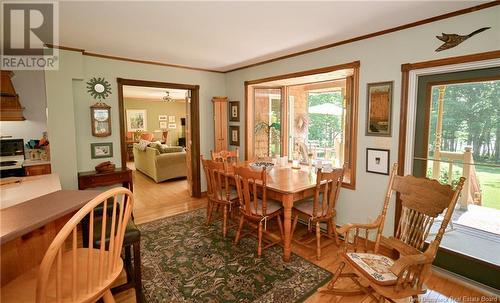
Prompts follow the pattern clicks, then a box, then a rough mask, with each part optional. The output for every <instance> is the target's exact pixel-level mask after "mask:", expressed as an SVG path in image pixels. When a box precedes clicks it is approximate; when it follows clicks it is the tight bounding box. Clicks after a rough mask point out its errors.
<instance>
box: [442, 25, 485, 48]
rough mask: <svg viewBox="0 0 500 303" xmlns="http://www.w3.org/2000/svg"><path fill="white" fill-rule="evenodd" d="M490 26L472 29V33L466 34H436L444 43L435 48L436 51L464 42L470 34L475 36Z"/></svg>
mask: <svg viewBox="0 0 500 303" xmlns="http://www.w3.org/2000/svg"><path fill="white" fill-rule="evenodd" d="M490 28H491V27H483V28H480V29H478V30H475V31H473V32H472V33H470V34H468V35H458V34H445V33H442V35H441V36H436V38H438V39H439V40H441V41H443V42H444V43H443V44H442V45H441V46H440V47H438V48H437V49H436V52H440V51H443V50H446V49H450V48H453V47H455V46H457V45H459V44H460V43H462V42H464V41H465V40H467V39H469V38H470V37H472V36H475V35H477V34H479V33H481V32H484V31H485V30H487V29H490Z"/></svg>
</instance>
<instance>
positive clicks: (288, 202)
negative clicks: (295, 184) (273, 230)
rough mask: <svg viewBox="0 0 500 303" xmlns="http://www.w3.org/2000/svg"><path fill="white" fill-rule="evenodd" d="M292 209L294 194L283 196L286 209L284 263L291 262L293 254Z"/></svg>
mask: <svg viewBox="0 0 500 303" xmlns="http://www.w3.org/2000/svg"><path fill="white" fill-rule="evenodd" d="M292 207H293V194H288V195H283V208H284V219H285V220H284V229H285V230H284V234H285V235H284V238H285V239H284V240H283V242H284V243H283V261H285V262H289V261H290V255H291V254H292V234H291V233H292Z"/></svg>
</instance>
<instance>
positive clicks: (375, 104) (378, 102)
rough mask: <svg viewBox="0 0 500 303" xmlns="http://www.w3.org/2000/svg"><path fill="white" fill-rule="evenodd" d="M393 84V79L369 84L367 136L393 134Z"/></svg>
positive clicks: (367, 89)
mask: <svg viewBox="0 0 500 303" xmlns="http://www.w3.org/2000/svg"><path fill="white" fill-rule="evenodd" d="M392 86H393V81H389V82H378V83H368V84H367V87H366V95H367V105H366V135H367V136H385V137H390V136H391V130H392V119H391V117H392Z"/></svg>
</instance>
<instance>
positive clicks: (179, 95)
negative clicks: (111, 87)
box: [123, 85, 187, 101]
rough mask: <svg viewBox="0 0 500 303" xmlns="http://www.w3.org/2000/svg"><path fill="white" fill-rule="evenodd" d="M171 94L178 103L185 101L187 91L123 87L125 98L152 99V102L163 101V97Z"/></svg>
mask: <svg viewBox="0 0 500 303" xmlns="http://www.w3.org/2000/svg"><path fill="white" fill-rule="evenodd" d="M167 91H168V92H169V96H170V98H172V99H175V100H176V101H185V98H186V92H187V90H184V89H172V88H157V87H144V86H130V85H124V86H123V97H124V98H140V99H150V100H152V101H163V97H164V96H166V92H167Z"/></svg>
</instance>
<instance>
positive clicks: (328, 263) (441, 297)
mask: <svg viewBox="0 0 500 303" xmlns="http://www.w3.org/2000/svg"><path fill="white" fill-rule="evenodd" d="M134 196H135V199H136V204H135V207H134V216H135V221H136V223H138V224H140V223H144V222H148V221H152V220H155V219H160V218H164V217H169V216H173V215H176V214H179V213H182V212H186V211H190V210H193V209H197V208H201V207H205V206H206V199H205V198H202V199H195V198H191V197H189V195H188V191H187V181H186V180H175V181H168V182H163V183H160V184H156V183H155V182H154V181H152V180H151V179H150V178H148V177H147V176H145V175H143V174H142V173H140V172H137V171H134ZM313 236H314V235H313V234H310V233H308V232H307V229H306V228H304V227H298V228H297V231H296V232H295V235H294V239H295V240H300V241H303V240H305V239H309V238H310V237H313ZM328 241H330V240H327V239H325V240H322V244H324V245H326V244H328ZM312 245H314V241H313V242H312ZM292 248H293V252H294V253H296V254H298V255H300V256H301V257H303V258H306V259H307V260H309V261H311V262H313V263H315V264H317V265H319V266H321V267H323V268H326V269H328V270H330V271H334V270H335V269H336V254H337V249H338V248H337V247H336V246H335V245H334V244H332V245H330V246H328V247H327V248H325V249H323V250H322V254H323V257H322V260H320V261H316V250H315V249H314V248H313V247H311V248H309V247H306V246H304V245H301V244H298V243H294V244H293V246H292ZM264 254H265V251H264ZM122 279H124V275H122V277H121V280H122ZM120 283H121V282H120ZM427 285H428V287H429V289H430V290H429V291H428V292H427V293H426V294H425V295H423V296H421V302H443V303H453V302H483V301H484V300H483V301H481V297H482V296H484V294H481V293H479V292H477V291H475V290H473V289H470V288H467V287H464V286H462V285H461V284H457V283H455V282H454V281H452V280H449V279H446V278H443V277H440V276H438V275H436V274H433V275H432V276H431V278H430V279H429V281H428V283H427ZM115 300H116V302H122V303H132V302H135V295H134V290H128V291H125V292H122V293H119V294H116V295H115ZM306 302H307V303H316V302H321V303H324V302H326V303H330V302H331V303H351V302H352V303H358V302H361V303H368V302H370V299H369V298H364V297H363V296H357V297H336V296H332V295H329V294H322V293H320V292H316V293H314V294H313V295H312V296H311V297H309V298H308V299H307V300H306ZM397 302H411V301H410V300H402V301H397Z"/></svg>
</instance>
